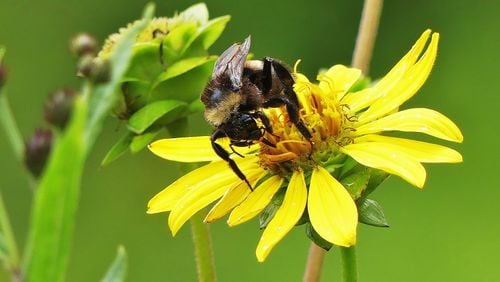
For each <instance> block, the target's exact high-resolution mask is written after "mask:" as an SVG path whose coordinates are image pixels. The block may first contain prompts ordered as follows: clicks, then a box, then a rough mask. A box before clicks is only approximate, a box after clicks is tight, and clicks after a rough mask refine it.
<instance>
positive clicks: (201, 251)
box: [190, 209, 216, 282]
mask: <svg viewBox="0 0 500 282" xmlns="http://www.w3.org/2000/svg"><path fill="white" fill-rule="evenodd" d="M205 213H206V212H205V210H204V209H203V210H201V211H199V212H198V213H196V214H195V215H193V217H191V219H190V222H191V233H192V236H193V243H194V254H195V258H196V269H197V271H198V281H200V282H214V281H216V276H215V262H214V256H213V250H212V239H211V237H210V229H209V227H208V224H205V223H204V222H203V218H204V216H205Z"/></svg>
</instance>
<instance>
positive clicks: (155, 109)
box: [127, 100, 187, 134]
mask: <svg viewBox="0 0 500 282" xmlns="http://www.w3.org/2000/svg"><path fill="white" fill-rule="evenodd" d="M186 107H187V104H186V103H184V102H180V101H175V100H165V101H158V102H154V103H151V104H149V105H147V106H145V107H143V108H142V109H140V110H139V111H137V112H136V113H135V114H133V115H132V116H131V117H130V119H129V120H128V124H127V126H128V128H129V129H130V130H131V131H133V132H134V133H136V134H141V133H143V132H144V131H145V130H146V129H148V128H149V127H150V126H151V125H153V123H155V122H156V121H157V120H159V119H160V118H162V119H163V120H165V123H168V122H169V121H173V120H175V119H176V118H178V117H181V114H182V113H183V112H185V109H186Z"/></svg>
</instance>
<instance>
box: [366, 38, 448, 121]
mask: <svg viewBox="0 0 500 282" xmlns="http://www.w3.org/2000/svg"><path fill="white" fill-rule="evenodd" d="M438 41H439V34H438V33H434V34H433V35H432V39H431V42H430V43H429V47H428V48H427V50H426V51H425V53H424V55H423V56H422V57H421V58H420V59H419V61H418V62H417V63H416V64H415V65H414V66H412V67H411V68H410V69H409V70H408V72H407V73H406V74H405V75H404V76H403V78H402V79H401V80H399V81H398V83H397V84H396V85H394V86H393V87H392V89H390V90H389V91H387V93H385V95H383V96H381V97H379V98H378V99H377V100H376V101H375V102H374V103H373V104H372V105H371V106H370V108H368V110H366V111H365V112H363V113H362V114H361V115H360V116H359V117H358V122H359V123H366V122H369V121H372V120H374V119H377V118H379V117H381V116H384V115H386V114H387V113H389V112H390V111H392V110H394V109H395V108H398V107H399V106H400V105H401V104H403V103H404V102H405V101H407V100H408V99H410V98H411V97H412V96H413V95H415V93H416V92H417V91H418V90H419V89H420V87H421V86H422V85H423V84H424V82H425V81H426V80H427V77H429V74H430V72H431V69H432V66H433V65H434V61H435V60H436V55H437V49H438Z"/></svg>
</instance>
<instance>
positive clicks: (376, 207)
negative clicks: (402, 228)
mask: <svg viewBox="0 0 500 282" xmlns="http://www.w3.org/2000/svg"><path fill="white" fill-rule="evenodd" d="M356 205H357V206H358V212H359V222H361V223H364V224H368V225H372V226H377V227H389V223H388V222H387V219H386V218H385V215H384V210H383V209H382V206H381V205H380V204H379V203H377V202H376V201H375V200H371V199H367V198H361V199H359V200H358V201H357V202H356Z"/></svg>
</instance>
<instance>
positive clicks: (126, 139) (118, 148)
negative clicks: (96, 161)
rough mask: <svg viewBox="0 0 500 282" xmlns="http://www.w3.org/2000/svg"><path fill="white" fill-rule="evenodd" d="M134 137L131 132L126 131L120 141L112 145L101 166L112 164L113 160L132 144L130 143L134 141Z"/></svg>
mask: <svg viewBox="0 0 500 282" xmlns="http://www.w3.org/2000/svg"><path fill="white" fill-rule="evenodd" d="M132 137H133V135H132V134H131V133H130V132H127V133H125V135H123V136H122V137H121V138H120V139H119V140H118V142H116V143H115V145H113V147H111V149H110V150H109V151H108V153H107V154H106V156H105V157H104V159H103V160H102V162H101V166H107V165H108V164H110V163H111V162H112V161H114V160H116V159H118V158H119V157H120V156H121V155H123V153H125V151H126V150H127V149H128V147H129V146H130V143H131V142H132Z"/></svg>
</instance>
